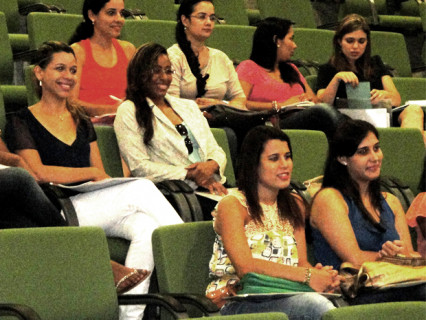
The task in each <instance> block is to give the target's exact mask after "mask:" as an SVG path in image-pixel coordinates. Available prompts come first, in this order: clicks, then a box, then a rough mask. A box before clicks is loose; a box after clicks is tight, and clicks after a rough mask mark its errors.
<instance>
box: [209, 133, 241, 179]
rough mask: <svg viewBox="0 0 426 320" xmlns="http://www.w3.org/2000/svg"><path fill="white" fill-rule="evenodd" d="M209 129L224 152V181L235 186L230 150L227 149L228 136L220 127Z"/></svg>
mask: <svg viewBox="0 0 426 320" xmlns="http://www.w3.org/2000/svg"><path fill="white" fill-rule="evenodd" d="M211 131H212V133H213V135H214V137H215V139H216V142H217V143H218V144H219V146H220V147H221V148H222V149H223V151H225V153H226V168H225V177H226V183H227V185H228V186H230V187H235V186H236V182H235V174H234V166H233V164H232V157H231V151H230V150H229V143H228V138H227V137H226V132H225V130H223V129H220V128H211Z"/></svg>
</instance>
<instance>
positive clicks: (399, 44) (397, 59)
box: [371, 31, 411, 77]
mask: <svg viewBox="0 0 426 320" xmlns="http://www.w3.org/2000/svg"><path fill="white" fill-rule="evenodd" d="M371 54H372V55H379V56H380V57H381V58H382V60H383V62H384V63H385V64H387V65H389V66H391V67H393V68H394V69H396V72H397V75H398V76H399V77H411V67H410V59H409V57H408V51H407V46H406V45H405V40H404V36H403V35H402V34H400V33H395V32H384V31H371Z"/></svg>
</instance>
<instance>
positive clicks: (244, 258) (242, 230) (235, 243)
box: [206, 127, 340, 319]
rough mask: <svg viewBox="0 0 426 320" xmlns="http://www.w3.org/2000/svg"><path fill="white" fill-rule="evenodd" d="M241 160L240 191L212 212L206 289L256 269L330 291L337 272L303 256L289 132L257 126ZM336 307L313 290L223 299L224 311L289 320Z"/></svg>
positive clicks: (318, 314)
mask: <svg viewBox="0 0 426 320" xmlns="http://www.w3.org/2000/svg"><path fill="white" fill-rule="evenodd" d="M240 154H241V155H243V157H241V159H239V160H240V161H239V170H238V191H236V192H234V193H230V194H229V195H228V196H226V197H225V198H223V199H222V200H221V201H220V203H219V205H218V207H217V211H216V214H215V216H216V217H215V223H214V228H215V231H216V233H217V237H216V241H215V244H214V248H213V255H212V259H211V261H210V275H211V277H212V279H213V280H212V282H211V283H210V284H209V286H208V287H207V290H206V293H207V294H209V293H210V295H211V294H212V293H213V294H214V292H215V290H219V289H223V288H224V287H226V285H227V284H233V283H235V282H237V281H239V279H241V278H242V277H243V276H244V275H245V274H247V273H249V272H254V273H258V274H264V275H268V276H272V277H277V278H283V279H287V280H292V281H296V282H301V283H305V284H308V285H309V286H310V287H311V288H312V289H313V290H314V291H316V292H330V291H333V290H334V289H335V288H337V287H338V286H339V284H340V277H339V276H338V274H337V271H335V270H333V269H332V268H331V267H323V266H322V265H320V264H318V265H316V266H315V267H312V266H311V265H310V264H309V262H308V260H307V255H306V242H305V223H304V211H305V206H304V203H303V201H302V199H301V198H300V197H298V196H297V195H295V194H293V193H291V192H290V190H289V188H288V186H289V184H290V178H291V173H292V170H293V161H292V154H291V145H290V140H289V138H288V136H287V135H286V134H285V133H283V132H282V131H280V130H278V129H275V128H272V127H256V128H254V129H252V130H251V131H250V132H249V134H248V135H247V137H246V139H245V141H244V143H243V145H242V147H241V152H240ZM332 308H334V306H333V304H332V303H331V302H330V301H329V300H328V299H326V298H325V297H323V296H321V295H319V294H317V293H315V292H312V293H304V294H297V295H293V296H289V297H285V298H279V299H270V298H265V299H261V300H260V299H257V300H256V301H255V302H254V301H252V300H238V301H236V300H235V301H231V302H227V303H226V304H225V305H224V306H223V307H222V309H221V313H222V314H223V315H229V314H243V313H254V312H273V311H276V312H284V313H286V314H287V315H288V317H289V319H320V318H321V315H322V314H323V313H324V312H326V311H328V310H330V309H332Z"/></svg>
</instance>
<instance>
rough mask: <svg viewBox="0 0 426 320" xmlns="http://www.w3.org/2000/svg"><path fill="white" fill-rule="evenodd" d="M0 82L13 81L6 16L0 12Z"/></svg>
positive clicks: (9, 82)
mask: <svg viewBox="0 0 426 320" xmlns="http://www.w3.org/2000/svg"><path fill="white" fill-rule="evenodd" d="M0 52H1V54H0V84H11V83H12V81H13V54H12V47H11V45H10V40H9V35H8V32H7V25H6V16H5V14H4V13H3V12H0Z"/></svg>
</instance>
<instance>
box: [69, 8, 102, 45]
mask: <svg viewBox="0 0 426 320" xmlns="http://www.w3.org/2000/svg"><path fill="white" fill-rule="evenodd" d="M108 2H109V0H84V4H83V19H84V20H83V22H82V23H80V24H79V25H78V26H77V28H76V29H75V32H74V34H73V35H72V36H71V39H70V40H69V41H68V44H73V43H75V42H79V41H81V40H84V39H87V38H90V37H92V36H93V32H94V28H93V23H92V21H91V20H90V19H89V10H92V12H93V14H98V13H99V11H101V9H102V8H103V7H104V6H105V4H106V3H108Z"/></svg>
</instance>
